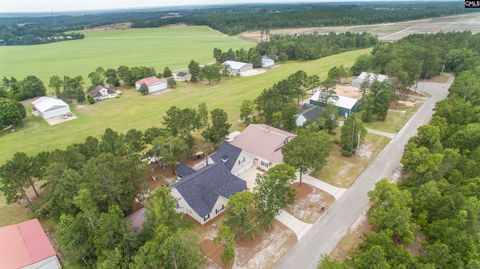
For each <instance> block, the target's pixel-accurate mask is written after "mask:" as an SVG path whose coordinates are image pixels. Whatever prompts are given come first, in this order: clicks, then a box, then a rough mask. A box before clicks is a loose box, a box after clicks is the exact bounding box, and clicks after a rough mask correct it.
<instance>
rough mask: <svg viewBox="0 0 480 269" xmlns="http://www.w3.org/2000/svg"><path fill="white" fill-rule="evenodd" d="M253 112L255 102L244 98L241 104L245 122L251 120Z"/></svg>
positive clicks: (242, 118)
mask: <svg viewBox="0 0 480 269" xmlns="http://www.w3.org/2000/svg"><path fill="white" fill-rule="evenodd" d="M252 114H253V103H252V101H250V100H243V102H242V105H241V106H240V119H241V120H242V121H244V122H245V123H248V122H249V121H250V116H251V115H252Z"/></svg>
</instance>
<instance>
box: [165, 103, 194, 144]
mask: <svg viewBox="0 0 480 269" xmlns="http://www.w3.org/2000/svg"><path fill="white" fill-rule="evenodd" d="M163 125H164V126H165V128H166V129H167V130H168V131H169V132H170V133H171V134H172V135H174V136H179V137H181V138H183V139H185V140H186V141H187V143H189V146H192V145H191V144H190V142H191V140H192V137H191V132H192V131H194V130H195V129H198V128H200V121H199V119H198V114H197V112H196V111H195V110H194V109H190V108H184V109H180V108H178V107H176V106H172V107H170V108H169V109H168V110H167V112H166V115H165V116H164V117H163Z"/></svg>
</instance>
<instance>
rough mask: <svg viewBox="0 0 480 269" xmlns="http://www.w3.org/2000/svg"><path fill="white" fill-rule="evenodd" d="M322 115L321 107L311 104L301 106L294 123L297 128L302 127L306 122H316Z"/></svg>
mask: <svg viewBox="0 0 480 269" xmlns="http://www.w3.org/2000/svg"><path fill="white" fill-rule="evenodd" d="M322 113H323V107H320V106H315V105H312V104H303V106H302V108H301V109H300V111H299V112H298V114H297V115H296V116H295V118H296V119H295V123H296V125H297V127H301V126H303V125H304V124H305V123H306V122H307V121H311V122H315V121H317V120H318V119H319V118H320V117H321V116H322Z"/></svg>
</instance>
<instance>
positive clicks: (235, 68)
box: [223, 61, 253, 75]
mask: <svg viewBox="0 0 480 269" xmlns="http://www.w3.org/2000/svg"><path fill="white" fill-rule="evenodd" d="M223 65H225V66H227V67H228V71H230V74H232V75H241V74H242V73H243V72H245V71H250V70H252V69H253V65H252V64H250V63H244V62H236V61H226V62H224V63H223Z"/></svg>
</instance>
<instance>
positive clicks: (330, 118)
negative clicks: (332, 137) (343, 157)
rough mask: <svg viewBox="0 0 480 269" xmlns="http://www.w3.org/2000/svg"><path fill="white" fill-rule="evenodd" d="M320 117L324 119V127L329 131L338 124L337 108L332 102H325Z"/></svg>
mask: <svg viewBox="0 0 480 269" xmlns="http://www.w3.org/2000/svg"><path fill="white" fill-rule="evenodd" d="M322 118H324V119H325V121H324V125H325V128H326V129H327V130H328V132H329V133H332V132H333V130H335V128H337V126H338V122H337V119H338V108H337V107H336V106H335V105H334V104H327V105H326V106H325V107H324V108H323V113H322Z"/></svg>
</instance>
